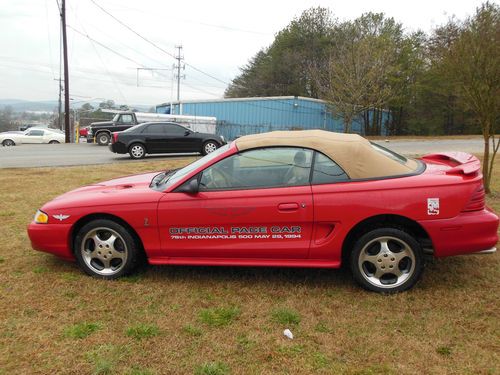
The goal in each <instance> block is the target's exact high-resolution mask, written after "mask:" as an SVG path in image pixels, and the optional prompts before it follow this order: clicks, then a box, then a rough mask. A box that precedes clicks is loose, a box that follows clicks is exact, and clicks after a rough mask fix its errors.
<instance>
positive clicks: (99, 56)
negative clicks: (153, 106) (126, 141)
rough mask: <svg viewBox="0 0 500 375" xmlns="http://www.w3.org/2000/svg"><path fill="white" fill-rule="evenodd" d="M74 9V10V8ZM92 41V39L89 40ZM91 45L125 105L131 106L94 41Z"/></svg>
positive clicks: (83, 27)
mask: <svg viewBox="0 0 500 375" xmlns="http://www.w3.org/2000/svg"><path fill="white" fill-rule="evenodd" d="M72 9H73V8H72ZM75 17H76V19H77V20H78V23H79V24H80V26H81V27H82V29H83V31H84V32H85V33H87V30H86V29H85V26H84V25H83V24H82V22H80V18H79V17H78V15H77V14H76V12H75ZM89 40H90V39H89ZM90 43H91V44H92V48H93V49H94V51H95V53H96V55H97V57H98V58H99V60H100V61H101V64H102V66H103V67H104V70H105V71H106V73H107V74H108V76H109V77H111V80H112V81H113V84H114V86H115V88H116V90H117V91H118V93H119V94H120V95H121V97H122V99H123V101H124V102H125V104H129V102H128V101H127V98H125V95H123V92H122V90H120V87H119V86H118V84H117V83H116V80H115V77H114V75H113V74H111V73H110V72H109V70H108V67H107V66H106V63H105V62H104V60H103V59H102V58H101V55H100V53H99V51H98V50H97V48H96V46H95V43H94V41H93V40H90Z"/></svg>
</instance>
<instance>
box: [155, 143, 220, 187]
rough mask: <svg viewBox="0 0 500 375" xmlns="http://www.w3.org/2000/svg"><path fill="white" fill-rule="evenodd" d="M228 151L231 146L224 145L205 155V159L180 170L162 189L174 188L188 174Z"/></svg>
mask: <svg viewBox="0 0 500 375" xmlns="http://www.w3.org/2000/svg"><path fill="white" fill-rule="evenodd" d="M228 149H229V144H227V145H224V146H222V147H221V148H219V149H217V150H215V151H214V152H212V153H210V154H208V155H205V156H204V157H202V158H200V159H198V160H196V161H194V162H193V163H191V164H189V165H186V166H185V167H184V168H181V169H179V170H178V171H177V172H175V173H174V174H173V175H172V176H171V177H170V178H169V179H168V180H167V181H166V182H165V185H163V186H162V188H168V187H169V186H172V185H173V184H175V183H176V182H178V181H179V180H180V179H182V178H183V177H184V176H185V175H187V174H188V173H191V172H192V171H194V170H195V169H196V168H198V167H200V166H202V165H203V164H205V163H208V162H209V161H210V160H213V159H215V158H216V157H217V156H219V155H220V154H222V153H224V152H226V151H227V150H228Z"/></svg>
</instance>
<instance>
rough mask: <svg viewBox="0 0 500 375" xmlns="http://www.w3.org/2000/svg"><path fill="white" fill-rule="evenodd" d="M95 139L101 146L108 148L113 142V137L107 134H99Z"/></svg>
mask: <svg viewBox="0 0 500 375" xmlns="http://www.w3.org/2000/svg"><path fill="white" fill-rule="evenodd" d="M95 138H96V141H97V144H98V145H99V146H107V145H108V144H109V141H111V136H110V135H109V134H108V133H106V132H100V133H98V134H97V135H96V137H95Z"/></svg>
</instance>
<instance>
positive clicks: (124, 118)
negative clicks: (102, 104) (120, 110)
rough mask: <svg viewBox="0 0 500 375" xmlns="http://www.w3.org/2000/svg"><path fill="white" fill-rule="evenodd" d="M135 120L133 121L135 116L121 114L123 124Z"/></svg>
mask: <svg viewBox="0 0 500 375" xmlns="http://www.w3.org/2000/svg"><path fill="white" fill-rule="evenodd" d="M133 122H134V121H133V118H132V115H121V116H120V123H121V124H132V123H133Z"/></svg>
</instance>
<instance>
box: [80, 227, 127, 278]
mask: <svg viewBox="0 0 500 375" xmlns="http://www.w3.org/2000/svg"><path fill="white" fill-rule="evenodd" d="M80 251H81V255H82V259H83V261H84V262H85V264H86V265H87V266H88V267H89V268H90V269H91V270H92V271H93V272H95V273H96V274H98V275H102V276H109V275H114V274H115V273H118V272H119V271H120V270H121V269H122V268H123V267H124V266H125V263H126V262H127V257H128V249H127V245H126V242H125V240H124V239H123V237H122V236H121V235H120V234H119V233H118V232H116V231H114V230H113V229H110V228H105V227H100V228H95V229H93V230H91V231H89V232H88V233H87V234H86V235H85V237H84V238H83V241H82V244H81V248H80Z"/></svg>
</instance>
